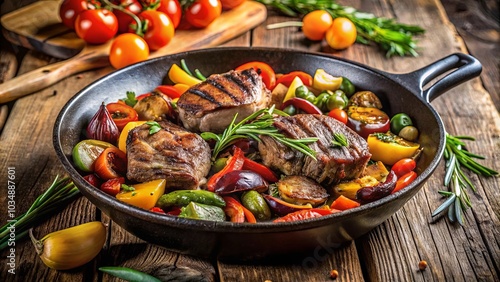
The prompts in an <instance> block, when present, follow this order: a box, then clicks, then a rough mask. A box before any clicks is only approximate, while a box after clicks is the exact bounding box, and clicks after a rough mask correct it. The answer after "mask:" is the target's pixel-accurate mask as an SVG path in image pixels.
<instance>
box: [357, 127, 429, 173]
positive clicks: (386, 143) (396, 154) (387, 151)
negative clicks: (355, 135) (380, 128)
mask: <svg viewBox="0 0 500 282" xmlns="http://www.w3.org/2000/svg"><path fill="white" fill-rule="evenodd" d="M367 142H368V149H369V150H370V153H371V154H372V158H371V159H372V160H374V161H381V162H383V163H384V164H386V165H393V164H395V163H396V162H397V161H399V160H401V159H404V158H411V157H413V156H414V155H415V154H416V153H417V150H418V149H419V148H420V145H419V144H418V143H414V142H410V141H407V140H405V139H403V138H401V137H399V136H397V135H394V134H392V133H385V134H384V133H374V134H370V135H369V136H368V138H367Z"/></svg>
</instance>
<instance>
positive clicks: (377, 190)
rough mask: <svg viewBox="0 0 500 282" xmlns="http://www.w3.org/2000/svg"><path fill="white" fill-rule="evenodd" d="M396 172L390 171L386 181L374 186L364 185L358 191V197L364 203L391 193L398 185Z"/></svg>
mask: <svg viewBox="0 0 500 282" xmlns="http://www.w3.org/2000/svg"><path fill="white" fill-rule="evenodd" d="M396 180H397V177H396V174H395V173H394V171H392V170H391V171H390V172H389V175H387V178H386V180H385V181H384V182H381V183H379V184H377V185H375V186H372V187H363V188H361V189H359V190H358V192H356V199H357V200H358V201H360V202H361V203H362V204H366V203H370V202H373V201H376V200H379V199H382V198H383V197H385V196H388V195H389V194H391V192H392V190H394V187H395V186H396Z"/></svg>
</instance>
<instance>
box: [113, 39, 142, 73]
mask: <svg viewBox="0 0 500 282" xmlns="http://www.w3.org/2000/svg"><path fill="white" fill-rule="evenodd" d="M148 58H149V47H148V44H147V43H146V41H145V40H144V39H143V38H142V37H140V36H139V35H137V34H134V33H123V34H120V35H118V36H117V37H116V38H115V40H114V41H113V43H112V44H111V48H110V51H109V62H110V63H111V65H112V66H113V67H114V68H115V69H120V68H123V67H126V66H128V65H131V64H135V63H138V62H142V61H145V60H147V59H148Z"/></svg>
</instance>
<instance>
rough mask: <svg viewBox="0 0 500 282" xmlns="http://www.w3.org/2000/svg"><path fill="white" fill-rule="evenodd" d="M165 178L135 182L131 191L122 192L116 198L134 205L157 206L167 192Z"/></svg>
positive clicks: (144, 207)
mask: <svg viewBox="0 0 500 282" xmlns="http://www.w3.org/2000/svg"><path fill="white" fill-rule="evenodd" d="M165 184H166V180H165V179H157V180H152V181H149V182H144V183H139V184H134V185H132V186H129V187H131V189H130V191H126V192H121V193H119V194H118V195H116V198H117V199H118V200H120V201H122V202H125V203H128V204H131V205H133V206H136V207H139V208H142V209H145V210H149V209H151V208H152V207H154V206H155V204H156V202H157V201H158V199H159V198H160V196H161V195H163V193H165Z"/></svg>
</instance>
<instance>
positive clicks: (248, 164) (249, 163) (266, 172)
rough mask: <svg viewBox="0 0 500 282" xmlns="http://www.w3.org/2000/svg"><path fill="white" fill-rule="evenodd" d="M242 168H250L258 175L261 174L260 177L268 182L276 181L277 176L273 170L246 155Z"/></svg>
mask: <svg viewBox="0 0 500 282" xmlns="http://www.w3.org/2000/svg"><path fill="white" fill-rule="evenodd" d="M242 169H246V170H251V171H253V172H255V173H258V174H259V175H260V176H262V178H264V179H265V180H266V181H268V182H278V177H277V176H276V174H274V172H273V171H272V170H271V169H269V168H268V167H267V166H265V165H263V164H260V163H258V162H256V161H253V160H251V159H249V158H247V157H245V158H244V162H243V168H242Z"/></svg>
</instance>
